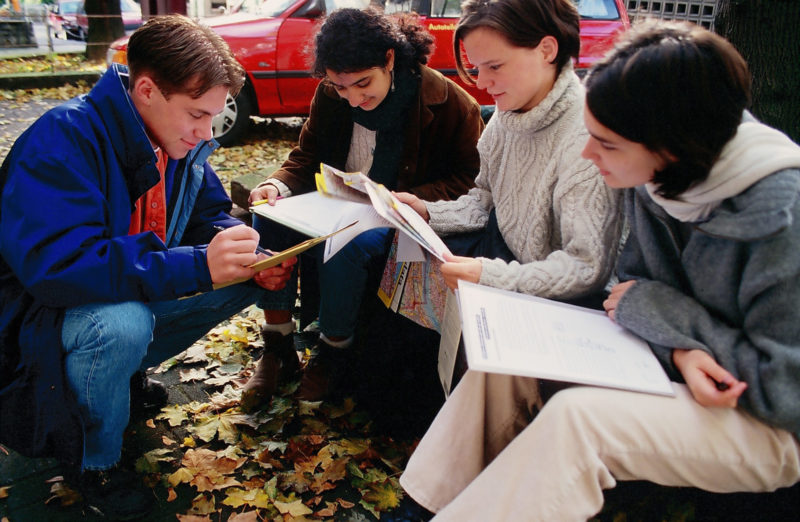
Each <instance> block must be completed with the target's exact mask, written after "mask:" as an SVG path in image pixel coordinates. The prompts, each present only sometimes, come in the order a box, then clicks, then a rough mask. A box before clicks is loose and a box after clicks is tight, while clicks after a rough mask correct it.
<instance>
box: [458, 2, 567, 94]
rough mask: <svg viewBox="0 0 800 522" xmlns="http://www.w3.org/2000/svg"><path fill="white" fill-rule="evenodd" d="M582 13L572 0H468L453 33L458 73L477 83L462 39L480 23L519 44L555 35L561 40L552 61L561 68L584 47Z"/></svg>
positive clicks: (535, 43) (532, 44) (536, 42)
mask: <svg viewBox="0 0 800 522" xmlns="http://www.w3.org/2000/svg"><path fill="white" fill-rule="evenodd" d="M580 21H581V18H580V15H579V14H578V9H577V8H576V7H575V5H574V4H573V3H572V1H571V0H466V1H465V2H464V3H463V4H461V18H460V19H459V20H458V25H457V26H456V30H455V32H454V33H453V52H454V54H455V58H456V70H457V71H458V75H459V76H460V77H461V79H462V80H464V81H465V82H467V83H471V84H473V85H474V84H475V79H474V78H473V77H472V76H471V75H470V74H469V72H468V71H467V69H466V67H465V65H464V59H463V57H462V53H461V42H462V41H463V40H464V38H465V37H466V36H467V35H468V34H469V33H470V32H471V31H472V30H473V29H477V28H478V27H486V28H489V29H493V30H495V31H497V32H498V33H500V34H501V35H503V36H504V37H505V38H506V39H507V40H508V43H510V44H511V45H514V46H516V47H528V48H531V49H532V48H534V47H536V46H538V45H539V43H540V42H541V41H542V38H544V37H545V36H552V37H553V38H555V39H556V41H557V42H558V54H557V55H556V57H555V59H554V60H553V63H555V65H556V67H557V68H558V70H559V71H561V69H562V68H563V67H564V66H565V65H566V64H567V62H569V60H570V59H571V58H574V59H576V60H577V59H578V53H579V52H580V49H581V38H580Z"/></svg>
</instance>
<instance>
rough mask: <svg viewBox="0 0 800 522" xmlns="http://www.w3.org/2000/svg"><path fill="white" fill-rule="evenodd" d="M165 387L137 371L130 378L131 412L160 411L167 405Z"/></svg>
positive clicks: (167, 395) (142, 372)
mask: <svg viewBox="0 0 800 522" xmlns="http://www.w3.org/2000/svg"><path fill="white" fill-rule="evenodd" d="M168 397H169V394H168V393H167V387H166V386H164V385H163V384H161V383H160V382H158V381H156V380H155V379H151V378H150V377H148V376H147V374H146V373H145V372H144V371H142V370H139V371H137V372H136V373H134V374H133V376H132V377H131V411H133V412H140V411H149V410H160V409H161V408H163V407H164V406H166V405H167V399H168Z"/></svg>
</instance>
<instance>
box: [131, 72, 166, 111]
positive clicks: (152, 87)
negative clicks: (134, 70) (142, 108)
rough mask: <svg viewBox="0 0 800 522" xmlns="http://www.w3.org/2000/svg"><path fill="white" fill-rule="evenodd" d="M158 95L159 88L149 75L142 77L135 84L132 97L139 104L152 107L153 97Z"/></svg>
mask: <svg viewBox="0 0 800 522" xmlns="http://www.w3.org/2000/svg"><path fill="white" fill-rule="evenodd" d="M158 94H159V91H158V86H157V85H156V84H155V82H154V81H153V79H152V78H150V77H149V76H147V75H141V76H139V77H138V78H136V80H135V81H134V82H133V88H132V89H131V95H132V96H133V98H134V99H135V100H136V101H137V102H139V103H142V104H144V105H147V106H150V104H151V103H152V102H153V97H154V96H156V95H158Z"/></svg>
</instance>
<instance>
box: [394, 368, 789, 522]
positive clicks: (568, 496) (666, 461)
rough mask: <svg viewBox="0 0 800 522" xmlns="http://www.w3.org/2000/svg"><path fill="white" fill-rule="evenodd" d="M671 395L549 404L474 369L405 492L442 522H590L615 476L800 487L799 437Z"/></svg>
mask: <svg viewBox="0 0 800 522" xmlns="http://www.w3.org/2000/svg"><path fill="white" fill-rule="evenodd" d="M673 387H674V388H675V392H676V396H675V397H660V396H656V395H649V394H644V393H635V392H627V391H620V390H611V389H605V388H594V387H585V386H576V387H572V388H567V389H565V390H562V391H559V392H558V393H556V394H555V395H554V396H553V397H552V398H551V399H549V400H548V401H547V403H546V405H545V406H544V407H541V408H540V406H541V399H540V393H539V381H538V380H536V379H531V378H526V377H517V376H508V375H499V374H487V373H480V372H472V371H470V372H467V374H466V375H465V376H464V378H463V379H462V380H461V382H460V383H459V385H458V387H457V388H456V390H455V391H454V393H453V394H452V395H451V397H450V398H449V399H448V400H447V402H446V403H445V405H444V407H443V408H442V410H441V411H440V412H439V414H438V415H437V417H436V420H434V422H433V424H432V425H431V427H430V428H429V429H428V432H427V433H426V434H425V436H424V437H423V438H422V440H421V441H420V444H419V446H418V447H417V449H416V451H415V452H414V454H413V455H412V457H411V460H410V461H409V463H408V466H407V467H406V470H405V472H404V473H403V475H402V476H401V477H400V484H401V485H402V486H403V488H404V489H405V490H406V492H407V493H408V494H410V495H411V497H413V498H414V499H415V500H416V501H417V502H419V503H420V504H421V505H422V506H424V507H426V508H427V509H429V510H431V511H433V512H435V513H437V516H436V518H435V520H437V521H450V520H452V521H458V522H464V521H471V520H475V521H480V522H491V521H508V520H514V521H517V520H519V521H527V520H531V521H538V520H542V521H554V520H570V521H572V520H586V519H588V518H590V517H592V516H593V515H595V514H597V513H598V512H599V511H600V509H601V508H602V506H603V489H609V488H613V487H614V486H615V485H616V481H617V480H647V481H651V482H655V483H657V484H662V485H667V486H693V487H697V488H701V489H704V490H707V491H713V492H740V491H750V492H762V491H772V490H775V489H777V488H780V487H785V486H791V485H792V484H794V483H795V482H798V481H800V443H798V440H797V439H796V438H795V437H794V436H793V435H792V434H791V433H789V432H787V431H785V430H781V429H777V428H772V427H770V426H768V425H766V424H764V423H763V422H760V421H758V420H757V419H755V418H754V417H752V416H750V415H748V414H746V413H744V412H742V411H741V410H739V409H730V408H705V407H703V406H700V405H699V404H698V403H697V402H696V401H695V400H694V399H693V398H692V396H691V394H690V392H689V390H688V388H686V386H684V385H680V384H676V383H673ZM537 411H538V412H539V413H538V414H537V413H536V412H537ZM534 416H535V417H536V419H535V420H533V418H534Z"/></svg>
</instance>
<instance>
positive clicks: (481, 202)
mask: <svg viewBox="0 0 800 522" xmlns="http://www.w3.org/2000/svg"><path fill="white" fill-rule="evenodd" d="M583 104H584V92H583V87H582V86H581V84H580V81H579V80H578V77H577V76H576V75H575V73H574V71H573V69H572V66H567V67H565V68H564V70H562V72H561V74H560V75H559V77H558V78H557V80H556V83H555V85H554V86H553V89H552V90H551V91H550V93H549V94H548V95H547V97H545V99H544V100H542V101H541V102H540V103H539V105H537V106H536V107H534V108H533V109H531V110H530V111H527V112H524V113H517V112H513V111H499V112H496V113H495V114H494V116H493V117H492V119H491V120H490V121H489V124H488V125H487V127H486V129H485V130H484V132H483V134H482V136H481V138H480V141H479V142H478V151H479V152H480V156H481V167H480V173H479V174H478V177H477V178H476V179H475V185H476V186H475V188H473V189H471V190H470V191H469V193H467V194H466V195H464V196H461V197H460V198H459V199H457V200H456V201H438V202H433V203H427V209H428V212H429V214H430V224H431V227H432V228H433V229H434V230H436V232H438V233H439V234H442V235H446V234H453V233H459V232H470V231H476V230H480V229H482V228H484V227H485V226H486V223H487V221H488V217H489V212H490V211H491V210H492V209H493V208H495V209H496V212H497V222H498V225H499V228H500V232H501V233H502V235H503V239H504V240H505V242H506V244H507V245H508V247H509V249H510V250H511V252H512V253H513V254H514V257H515V259H516V261H513V262H511V263H506V262H505V261H503V260H501V259H487V258H479V259H480V261H481V265H482V270H481V278H480V283H481V284H485V285H489V286H493V287H496V288H503V289H506V290H513V291H518V292H524V293H527V294H532V295H538V296H541V297H546V298H557V299H562V298H571V297H577V296H580V295H585V294H588V293H592V292H596V291H599V290H601V289H602V288H603V287H604V285H605V284H606V282H607V280H608V278H609V276H610V274H611V271H612V270H613V266H614V259H615V255H616V251H617V242H618V241H619V233H620V222H621V219H620V215H621V211H620V207H621V202H620V200H621V195H620V192H619V191H615V190H613V189H610V188H608V187H607V186H606V184H605V183H604V182H603V179H602V177H601V176H600V173H599V171H598V169H597V168H596V167H595V166H594V165H593V164H592V163H591V162H590V161H588V160H585V159H583V158H581V151H582V149H583V146H584V145H585V143H586V139H587V138H588V134H587V132H586V129H585V127H584V124H583Z"/></svg>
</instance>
